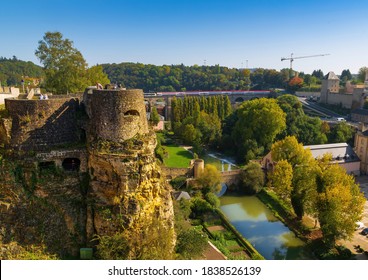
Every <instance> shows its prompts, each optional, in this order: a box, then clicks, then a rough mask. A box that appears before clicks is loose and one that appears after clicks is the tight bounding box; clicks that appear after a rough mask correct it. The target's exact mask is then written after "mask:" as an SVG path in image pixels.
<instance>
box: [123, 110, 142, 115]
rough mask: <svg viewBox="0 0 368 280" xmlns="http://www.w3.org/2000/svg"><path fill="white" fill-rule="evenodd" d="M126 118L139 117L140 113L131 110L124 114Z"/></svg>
mask: <svg viewBox="0 0 368 280" xmlns="http://www.w3.org/2000/svg"><path fill="white" fill-rule="evenodd" d="M124 116H139V112H138V111H137V110H129V111H127V112H125V113H124Z"/></svg>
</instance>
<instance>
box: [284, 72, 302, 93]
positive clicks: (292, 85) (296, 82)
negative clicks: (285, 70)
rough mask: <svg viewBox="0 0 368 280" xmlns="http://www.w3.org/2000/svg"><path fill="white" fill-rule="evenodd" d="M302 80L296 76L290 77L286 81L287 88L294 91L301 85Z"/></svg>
mask: <svg viewBox="0 0 368 280" xmlns="http://www.w3.org/2000/svg"><path fill="white" fill-rule="evenodd" d="M303 83H304V80H303V79H302V78H300V77H298V76H295V77H293V78H291V79H290V81H289V82H288V90H290V91H291V92H295V91H297V90H298V89H300V88H301V87H302V86H303Z"/></svg>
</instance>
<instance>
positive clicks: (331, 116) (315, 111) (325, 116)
mask: <svg viewBox="0 0 368 280" xmlns="http://www.w3.org/2000/svg"><path fill="white" fill-rule="evenodd" d="M298 99H299V101H300V102H301V103H302V106H303V110H304V112H305V113H306V114H308V115H311V116H314V117H319V118H320V119H321V120H322V121H326V122H328V123H333V124H336V123H338V122H339V121H338V120H337V118H344V119H345V120H346V122H347V124H349V125H351V126H354V127H358V123H355V122H352V121H349V120H347V116H342V115H340V114H337V113H336V112H334V111H331V110H329V109H326V108H324V107H322V106H320V105H319V104H318V103H317V102H315V101H308V100H306V98H304V97H298Z"/></svg>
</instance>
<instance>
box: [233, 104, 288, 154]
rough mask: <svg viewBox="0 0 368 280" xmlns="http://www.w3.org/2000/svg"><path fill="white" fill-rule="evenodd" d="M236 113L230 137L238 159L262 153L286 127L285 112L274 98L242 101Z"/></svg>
mask: <svg viewBox="0 0 368 280" xmlns="http://www.w3.org/2000/svg"><path fill="white" fill-rule="evenodd" d="M236 114H237V121H236V123H235V126H234V129H233V132H232V138H233V141H234V143H235V145H236V147H237V149H238V159H240V160H244V159H246V160H249V159H252V158H255V157H257V156H259V155H262V154H263V153H264V151H266V150H269V148H270V147H271V144H272V142H273V140H274V139H275V137H276V136H277V134H279V133H280V132H282V131H283V130H284V129H285V128H286V118H285V116H286V114H285V113H284V112H283V111H282V109H281V108H280V107H279V106H278V104H277V101H276V100H274V99H266V98H260V99H254V100H250V101H246V102H243V104H242V105H240V107H239V108H238V110H237V111H236Z"/></svg>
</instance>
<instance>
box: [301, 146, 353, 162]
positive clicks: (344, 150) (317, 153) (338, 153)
mask: <svg viewBox="0 0 368 280" xmlns="http://www.w3.org/2000/svg"><path fill="white" fill-rule="evenodd" d="M304 148H305V149H310V151H311V152H312V155H313V157H314V158H318V157H322V156H323V155H325V154H327V153H329V154H331V155H332V160H334V161H339V162H348V161H349V162H351V161H360V159H359V157H358V156H357V154H356V153H355V152H354V150H353V148H352V147H350V145H348V144H347V143H334V144H322V145H310V146H304Z"/></svg>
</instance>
